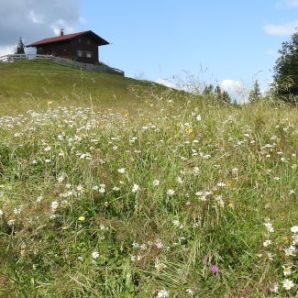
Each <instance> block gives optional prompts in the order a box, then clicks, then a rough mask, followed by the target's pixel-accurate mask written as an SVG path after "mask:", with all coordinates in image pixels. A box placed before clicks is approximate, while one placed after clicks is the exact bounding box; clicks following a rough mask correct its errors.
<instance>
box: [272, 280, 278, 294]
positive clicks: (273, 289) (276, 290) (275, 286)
mask: <svg viewBox="0 0 298 298" xmlns="http://www.w3.org/2000/svg"><path fill="white" fill-rule="evenodd" d="M270 291H271V292H272V293H275V294H277V293H278V283H277V282H276V283H274V285H273V287H272V288H271V289H270Z"/></svg>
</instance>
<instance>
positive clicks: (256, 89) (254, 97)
mask: <svg viewBox="0 0 298 298" xmlns="http://www.w3.org/2000/svg"><path fill="white" fill-rule="evenodd" d="M261 98H262V93H261V90H260V85H259V82H258V80H255V82H254V86H253V89H252V90H251V91H250V93H249V97H248V100H249V101H250V102H256V101H258V100H260V99H261Z"/></svg>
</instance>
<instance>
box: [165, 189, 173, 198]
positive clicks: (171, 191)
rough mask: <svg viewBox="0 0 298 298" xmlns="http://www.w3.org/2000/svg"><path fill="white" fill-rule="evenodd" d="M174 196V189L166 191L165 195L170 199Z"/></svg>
mask: <svg viewBox="0 0 298 298" xmlns="http://www.w3.org/2000/svg"><path fill="white" fill-rule="evenodd" d="M174 194H175V190H174V189H168V190H167V195H168V196H169V197H172V196H173V195H174Z"/></svg>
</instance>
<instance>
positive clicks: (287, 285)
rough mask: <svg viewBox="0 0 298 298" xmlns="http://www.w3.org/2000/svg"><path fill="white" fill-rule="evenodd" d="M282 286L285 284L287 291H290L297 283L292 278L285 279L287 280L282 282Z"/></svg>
mask: <svg viewBox="0 0 298 298" xmlns="http://www.w3.org/2000/svg"><path fill="white" fill-rule="evenodd" d="M282 286H283V287H284V288H285V289H286V290H287V291H289V290H291V289H292V288H293V287H294V286H295V284H294V283H293V281H292V280H290V279H285V280H284V281H283V282H282Z"/></svg>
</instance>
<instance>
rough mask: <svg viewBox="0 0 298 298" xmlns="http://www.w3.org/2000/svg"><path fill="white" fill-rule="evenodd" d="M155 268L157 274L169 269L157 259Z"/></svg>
mask: <svg viewBox="0 0 298 298" xmlns="http://www.w3.org/2000/svg"><path fill="white" fill-rule="evenodd" d="M154 267H155V269H156V271H157V272H160V271H162V270H164V269H165V268H167V265H165V264H163V263H161V262H160V261H159V260H158V259H156V260H155V264H154Z"/></svg>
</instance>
